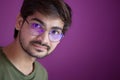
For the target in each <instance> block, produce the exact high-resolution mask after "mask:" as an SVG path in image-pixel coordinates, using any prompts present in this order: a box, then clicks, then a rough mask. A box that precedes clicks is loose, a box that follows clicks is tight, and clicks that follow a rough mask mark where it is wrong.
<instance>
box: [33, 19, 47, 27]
mask: <svg viewBox="0 0 120 80" xmlns="http://www.w3.org/2000/svg"><path fill="white" fill-rule="evenodd" d="M31 20H35V21H38V22H39V23H40V24H42V25H43V26H45V23H44V22H43V21H42V20H40V19H38V18H32V19H31Z"/></svg>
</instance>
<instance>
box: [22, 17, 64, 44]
mask: <svg viewBox="0 0 120 80" xmlns="http://www.w3.org/2000/svg"><path fill="white" fill-rule="evenodd" d="M35 19H37V18H35ZM24 22H27V24H28V25H29V28H30V29H34V28H32V25H33V24H38V25H42V24H40V23H35V22H34V23H29V21H28V20H27V19H24ZM41 28H42V30H44V31H43V32H41V33H40V32H38V31H37V30H36V32H37V33H39V34H36V36H38V35H42V34H43V33H44V32H45V31H47V30H45V28H44V27H42V26H41ZM58 29H59V28H58ZM52 30H55V29H51V30H50V31H49V33H48V37H49V40H50V41H51V42H58V41H61V39H62V38H63V37H64V34H63V31H62V30H61V34H59V37H60V38H59V39H58V40H53V39H52V36H51V35H50V34H52V33H51V31H52ZM34 31H35V29H34ZM30 34H31V35H34V34H33V33H30ZM54 37H55V36H54Z"/></svg>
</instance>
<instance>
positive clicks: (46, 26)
mask: <svg viewBox="0 0 120 80" xmlns="http://www.w3.org/2000/svg"><path fill="white" fill-rule="evenodd" d="M21 20H22V18H21V17H19V18H18V19H17V23H18V24H19V23H20V21H21ZM39 26H40V27H41V28H40V30H37V29H36V28H37V27H39ZM63 26H64V23H63V22H62V21H61V19H60V18H59V17H49V16H44V15H42V14H40V13H37V12H36V13H35V14H34V15H32V16H29V17H28V18H27V19H26V20H25V22H24V24H20V25H18V27H19V28H17V30H19V35H18V41H19V43H20V46H21V47H22V49H23V50H24V51H25V52H26V53H27V54H28V55H30V56H32V57H35V58H43V57H45V56H47V55H49V54H50V53H51V52H52V51H53V50H54V49H55V48H56V46H57V45H58V44H59V42H60V41H57V37H56V36H55V37H53V38H51V37H50V36H53V35H54V34H53V33H55V34H58V33H60V32H62V29H63ZM32 28H35V29H33V30H32ZM54 38H55V39H56V41H54V40H55V39H54Z"/></svg>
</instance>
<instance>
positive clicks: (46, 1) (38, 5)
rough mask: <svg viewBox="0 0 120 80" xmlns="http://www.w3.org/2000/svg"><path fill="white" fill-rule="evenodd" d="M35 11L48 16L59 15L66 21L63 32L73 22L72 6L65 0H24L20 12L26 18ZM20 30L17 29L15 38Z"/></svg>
mask: <svg viewBox="0 0 120 80" xmlns="http://www.w3.org/2000/svg"><path fill="white" fill-rule="evenodd" d="M35 12H40V13H41V14H43V15H46V16H59V17H60V19H61V20H62V21H63V22H64V27H63V34H65V32H66V31H67V30H68V28H69V26H70V24H71V21H72V20H71V17H72V14H71V8H70V7H69V5H68V4H67V3H65V2H64V1H63V0H24V1H23V4H22V7H21V10H20V14H21V16H22V17H23V19H24V20H25V19H26V18H27V17H28V16H30V15H33V14H34V13H35ZM17 34H18V31H17V30H16V29H15V32H14V38H16V37H17Z"/></svg>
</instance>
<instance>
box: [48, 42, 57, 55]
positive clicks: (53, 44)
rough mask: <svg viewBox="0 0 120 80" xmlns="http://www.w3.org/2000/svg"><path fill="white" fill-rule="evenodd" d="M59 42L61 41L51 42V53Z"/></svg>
mask: <svg viewBox="0 0 120 80" xmlns="http://www.w3.org/2000/svg"><path fill="white" fill-rule="evenodd" d="M58 44H59V42H57V43H52V44H51V46H50V47H51V49H50V51H49V53H51V52H52V51H53V50H54V49H55V48H56V47H57V45H58Z"/></svg>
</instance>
